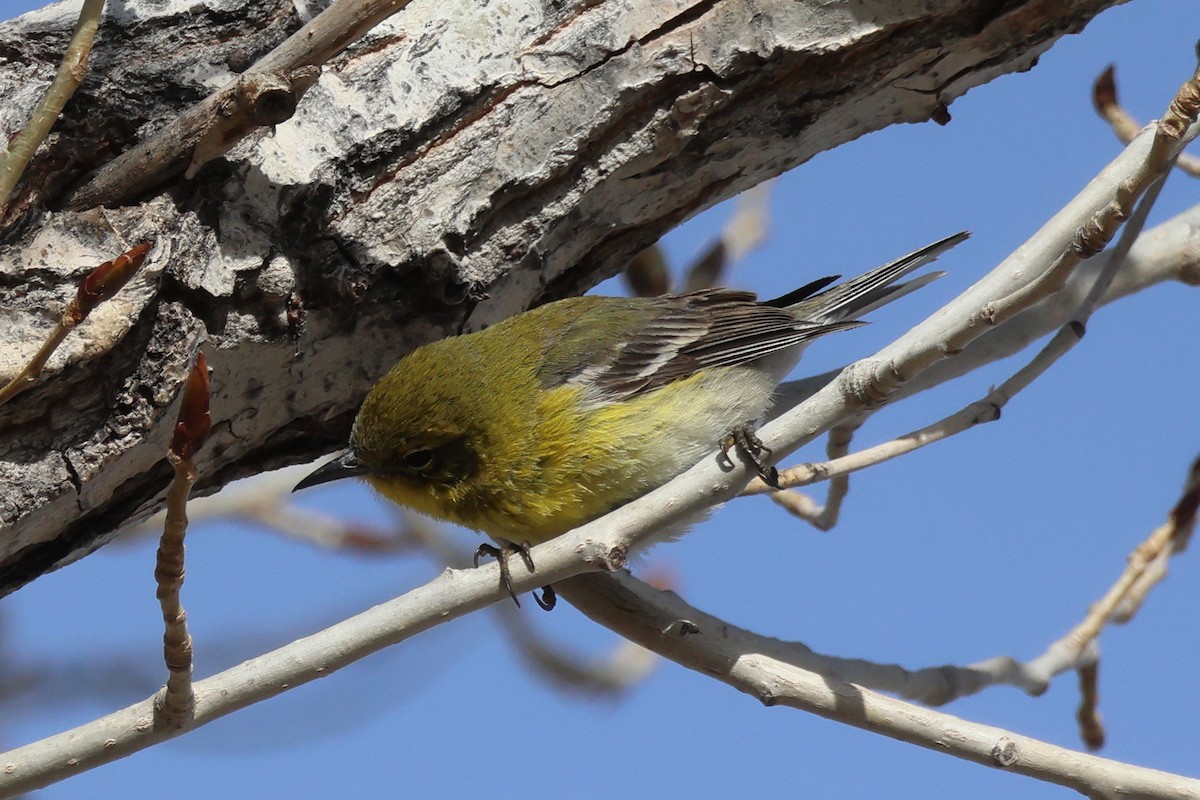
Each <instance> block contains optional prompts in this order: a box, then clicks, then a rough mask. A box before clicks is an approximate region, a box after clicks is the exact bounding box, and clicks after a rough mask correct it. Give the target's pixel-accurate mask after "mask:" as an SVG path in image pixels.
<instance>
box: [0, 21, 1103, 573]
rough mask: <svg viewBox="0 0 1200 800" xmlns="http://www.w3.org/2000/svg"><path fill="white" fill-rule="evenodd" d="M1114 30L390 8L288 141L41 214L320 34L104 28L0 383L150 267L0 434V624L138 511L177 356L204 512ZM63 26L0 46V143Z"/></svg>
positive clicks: (56, 174) (4, 265)
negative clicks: (781, 188) (831, 167)
mask: <svg viewBox="0 0 1200 800" xmlns="http://www.w3.org/2000/svg"><path fill="white" fill-rule="evenodd" d="M1116 2H1117V0H1008V2H995V0H896V1H895V2H891V1H889V2H877V1H876V0H842V1H833V2H824V3H815V2H797V0H700V1H699V2H685V0H636V1H635V0H570V1H569V2H561V1H553V0H491V2H482V3H481V2H478V0H443V1H442V2H436V3H434V2H420V1H418V2H414V3H413V4H412V5H410V6H409V7H408V8H407V9H406V10H405V11H404V12H402V13H400V14H398V15H396V16H395V17H393V18H392V19H391V20H390V21H389V22H388V23H387V24H385V25H383V26H381V27H379V28H377V29H376V30H374V31H373V32H372V33H371V34H369V35H368V36H367V37H366V38H365V39H364V40H362V41H360V42H359V43H358V44H357V45H355V46H354V47H352V48H351V49H350V50H348V51H346V52H345V53H343V54H342V55H340V56H338V57H337V58H335V59H334V60H333V61H332V62H330V63H329V64H327V65H326V67H325V70H324V73H323V74H322V76H321V78H320V80H319V82H318V83H317V84H316V85H315V86H313V87H312V88H311V89H309V90H308V93H307V94H306V95H305V96H304V98H303V100H302V102H301V103H300V106H299V108H298V109H297V112H296V114H295V117H294V118H292V119H291V120H289V121H287V122H285V123H283V124H281V125H279V126H278V127H277V128H276V129H275V130H274V131H273V132H262V133H259V134H255V135H252V136H251V137H250V138H249V139H247V140H245V141H243V142H242V143H241V144H239V145H238V146H236V147H235V148H234V149H233V150H232V151H231V152H230V153H228V154H227V155H226V156H225V157H223V158H220V159H217V160H215V161H213V162H211V163H209V164H207V165H206V166H204V167H203V168H202V169H201V170H200V171H199V173H198V174H197V175H196V176H195V178H194V179H192V180H184V179H183V178H182V176H179V177H176V178H174V179H172V180H171V181H170V182H169V183H168V184H166V185H163V186H162V187H160V188H159V189H157V190H154V191H153V192H151V193H150V194H149V195H148V196H144V197H142V198H139V200H138V201H137V202H136V203H135V204H132V205H127V206H124V207H121V208H115V209H113V208H110V209H105V210H99V209H93V210H90V211H84V212H78V213H76V212H66V211H61V210H54V209H56V208H58V207H60V206H61V198H62V197H63V192H64V190H65V189H66V187H68V186H70V185H71V184H72V183H76V184H78V182H79V181H80V179H81V177H82V176H83V174H84V173H85V172H87V171H88V170H90V169H93V168H94V167H96V166H97V165H98V164H100V163H103V162H104V161H105V160H107V159H109V158H111V157H112V156H113V155H114V154H116V153H118V152H120V151H121V150H122V149H125V148H127V147H128V146H129V145H130V144H131V143H134V142H136V141H140V140H144V139H146V138H147V137H149V136H151V135H152V134H153V132H154V131H155V130H156V128H157V127H160V126H161V123H162V121H163V120H165V119H169V118H170V117H171V116H172V115H173V114H176V113H178V111H179V110H180V109H182V108H184V107H186V106H187V105H188V104H190V103H193V102H195V101H196V100H198V99H199V98H201V97H203V96H205V95H206V94H208V93H209V92H210V91H212V90H214V89H216V88H218V87H220V86H221V85H223V84H225V83H227V82H228V81H229V80H230V79H231V78H232V77H234V76H236V73H237V72H239V71H241V70H243V69H245V68H246V67H247V66H248V65H250V64H252V63H253V62H254V61H255V60H256V59H258V58H260V57H261V56H262V55H263V54H265V53H266V52H268V51H269V50H270V49H271V48H272V47H274V46H275V45H277V44H278V43H279V42H281V41H282V40H283V39H284V38H285V37H286V36H287V35H288V34H289V33H291V32H293V31H294V30H296V29H297V28H299V26H300V25H301V24H302V22H303V21H304V19H302V18H301V16H300V15H299V14H298V12H297V8H300V9H301V10H302V11H303V12H304V13H306V14H307V13H315V11H316V10H319V9H314V8H312V7H311V4H309V5H307V6H306V5H305V4H302V3H292V2H284V1H283V0H265V1H264V2H261V3H249V4H244V3H240V2H233V1H232V0H212V1H211V2H209V3H208V6H207V7H200V6H195V5H192V4H190V3H183V2H174V3H162V2H151V0H128V1H127V2H125V3H120V4H118V3H110V4H109V8H108V12H107V13H108V16H107V18H106V20H105V22H104V24H103V25H102V27H101V29H100V32H99V35H98V37H97V41H96V46H95V50H94V52H93V56H92V60H91V65H90V70H91V71H90V73H89V75H88V76H87V79H86V80H85V82H84V84H83V86H82V88H81V90H80V92H79V93H78V94H77V95H76V97H75V98H74V99H73V100H72V101H71V103H70V104H69V105H68V106H67V110H66V113H65V114H64V115H63V117H64V118H63V120H62V121H61V123H60V129H59V131H58V133H56V135H55V136H54V137H53V138H52V141H51V142H49V143H48V146H46V147H43V149H42V151H41V153H39V156H38V157H37V159H36V160H35V163H34V164H33V165H32V168H31V173H30V176H29V177H27V179H26V181H25V182H24V184H23V187H24V188H23V189H22V190H20V191H21V195H20V198H19V202H18V203H17V204H16V207H15V208H14V209H13V210H12V211H11V212H10V213H9V215H8V218H7V219H6V220H5V221H4V225H5V227H4V229H3V231H2V232H0V235H2V236H3V239H2V240H0V380H6V379H7V377H6V376H10V375H12V374H15V373H16V372H17V371H18V370H19V369H20V366H21V364H22V363H23V362H24V361H25V360H26V359H27V358H28V356H29V355H30V354H32V352H33V351H34V350H35V349H36V348H37V346H38V345H39V343H40V341H41V339H42V338H43V337H44V336H45V333H46V332H47V331H48V330H49V328H50V327H51V324H52V320H53V319H54V318H55V317H56V315H57V314H59V313H60V312H61V309H62V307H63V305H64V304H65V302H66V300H67V299H68V298H69V297H70V295H71V294H72V293H73V292H74V286H75V284H76V282H77V281H78V279H79V277H80V276H81V275H82V274H84V272H85V271H86V270H87V268H89V267H90V266H94V265H95V264H98V263H99V262H101V261H104V260H106V259H108V258H112V257H113V256H115V255H116V254H118V253H119V252H121V251H123V250H125V249H127V248H128V247H129V246H130V245H132V244H134V243H136V242H139V241H143V240H147V239H152V240H153V241H154V242H155V243H156V245H155V248H154V250H153V251H152V253H151V256H150V259H149V260H148V263H147V266H146V268H145V269H144V270H143V272H142V273H141V274H140V275H139V276H138V277H137V278H136V279H135V281H134V283H133V284H131V285H130V286H129V287H127V288H126V290H125V291H124V292H123V293H122V295H121V296H120V297H119V298H118V299H117V300H114V301H113V302H111V303H109V304H107V305H105V306H102V307H101V308H100V309H98V310H97V312H96V313H95V314H94V316H93V318H91V319H89V321H88V322H86V323H85V324H84V325H83V326H81V327H80V329H78V330H77V331H76V332H74V333H73V334H72V335H71V336H70V337H69V338H68V339H67V341H66V342H65V344H64V346H63V348H62V349H61V350H60V351H59V353H58V354H56V356H55V357H54V358H53V359H52V360H51V362H50V365H49V369H48V370H47V371H46V373H44V375H43V377H42V379H41V381H40V382H39V384H38V385H37V386H36V387H34V388H33V389H32V390H30V391H28V392H26V393H25V394H23V395H20V396H19V397H17V398H16V399H15V400H14V401H12V402H11V403H9V404H8V405H7V406H5V407H3V408H0V594H2V593H7V592H9V591H12V590H13V589H15V588H17V587H19V586H20V585H22V584H24V583H25V582H27V581H29V580H32V579H33V578H35V577H37V576H38V575H39V574H41V573H43V572H45V571H47V570H49V569H52V568H54V567H55V566H58V565H60V564H62V563H65V562H67V561H69V560H72V559H74V558H77V557H79V556H81V555H83V554H85V553H87V552H90V551H91V550H92V549H94V548H95V547H97V546H99V545H100V544H102V543H103V542H104V541H105V540H106V538H107V537H110V536H111V535H112V533H113V532H114V531H115V530H116V529H117V528H118V527H119V526H120V525H121V524H123V523H124V522H125V521H127V520H130V519H133V518H137V517H140V516H143V515H145V514H146V513H148V512H150V511H151V510H153V509H154V508H156V507H157V506H158V505H159V504H160V503H161V499H162V497H163V493H164V491H165V488H166V485H167V482H168V480H169V476H170V469H169V467H168V466H167V463H166V461H165V459H164V454H165V452H166V445H167V441H168V439H169V436H170V430H171V426H172V424H173V422H174V418H175V413H176V403H177V399H178V397H177V396H178V393H179V388H180V386H181V384H182V381H183V379H184V377H185V375H186V373H187V370H188V367H189V365H190V363H191V361H192V358H193V356H194V354H195V353H196V351H197V350H198V349H200V348H201V347H203V348H204V349H205V351H206V352H207V354H208V356H209V363H210V364H211V365H212V368H213V389H214V396H213V405H212V413H213V420H214V426H213V433H212V437H211V439H210V440H209V444H208V445H207V446H206V447H205V449H204V450H203V451H202V453H201V454H200V456H199V458H198V466H199V469H200V479H199V482H198V483H197V490H198V491H199V492H201V493H203V492H206V491H213V490H215V489H216V488H217V487H220V486H221V485H223V484H225V483H227V482H228V481H230V480H232V479H234V478H236V477H240V476H244V475H248V474H252V473H256V472H260V471H262V470H265V469H270V468H273V467H279V466H282V465H285V464H290V463H295V462H298V461H305V460H312V459H314V458H316V457H318V456H319V455H321V454H322V453H325V452H328V451H329V450H331V449H333V448H335V447H337V446H339V445H340V444H342V443H343V442H344V441H345V439H346V436H347V432H348V429H349V425H350V422H351V420H352V418H353V415H354V412H355V409H356V407H357V405H358V403H359V402H360V400H361V398H362V396H363V395H364V394H365V392H366V391H367V389H368V388H369V387H370V385H371V384H372V382H373V381H374V380H375V379H377V378H378V377H379V376H380V375H381V374H382V373H383V372H384V371H385V370H386V369H387V368H388V367H389V366H390V365H391V364H392V363H393V362H394V361H395V360H396V359H397V358H398V357H399V356H401V355H402V354H403V353H405V352H406V351H408V350H410V349H411V348H412V347H414V346H415V345H417V344H420V343H423V342H426V341H429V340H431V339H434V338H436V337H440V336H443V335H446V334H448V333H453V332H455V331H457V330H460V329H463V328H466V329H475V328H478V327H481V326H483V325H486V324H489V323H491V322H494V321H496V320H498V319H501V318H503V317H505V316H507V315H509V314H512V313H514V312H516V311H518V310H521V309H524V308H527V307H529V306H531V305H534V304H537V303H540V302H545V301H548V300H552V299H556V298H558V297H562V296H565V295H569V294H573V293H578V292H580V291H582V290H584V289H586V288H587V287H588V286H590V285H592V284H593V283H595V282H596V281H598V280H600V279H602V278H604V277H606V276H608V275H610V274H612V273H613V272H614V271H616V270H617V269H619V268H620V267H621V266H623V265H624V264H625V263H626V262H627V261H628V259H629V258H630V257H631V256H633V255H634V254H635V253H637V252H638V251H639V250H640V249H642V248H644V247H645V246H647V245H648V244H650V243H652V242H653V241H654V240H655V239H657V238H658V237H659V236H661V235H662V234H663V233H664V232H666V231H667V230H669V229H670V228H671V227H673V226H674V225H676V224H677V223H679V222H680V221H682V220H684V219H686V218H687V217H689V216H691V215H693V214H695V213H696V212H698V211H700V210H701V209H703V208H705V207H707V206H710V205H712V204H713V203H716V202H718V201H720V200H723V199H725V198H727V197H730V196H732V195H734V194H736V193H737V192H739V191H742V190H744V189H746V188H749V187H750V186H752V185H754V184H756V183H758V182H760V181H762V180H764V179H767V178H770V177H772V176H775V175H778V174H779V173H781V172H783V171H785V170H787V169H789V168H791V167H794V166H796V165H797V164H800V163H802V162H803V161H805V160H807V159H808V158H810V157H811V156H812V155H814V154H815V153H817V152H820V151H822V150H826V149H829V148H832V147H834V146H836V145H838V144H841V143H843V142H846V141H849V140H851V139H854V138H856V137H858V136H861V135H862V134H864V133H867V132H869V131H872V130H876V129H878V128H881V127H884V126H886V125H889V124H892V123H895V122H919V121H924V120H928V119H931V118H934V117H936V116H938V115H939V114H941V113H943V112H944V107H945V106H947V105H949V104H950V103H951V101H953V100H954V99H955V98H956V97H958V96H960V95H961V94H962V93H963V92H965V91H966V90H967V89H969V88H970V87H972V86H976V85H979V84H981V83H984V82H986V81H988V80H990V79H991V78H993V77H995V76H997V75H1000V74H1003V73H1006V72H1012V71H1015V70H1023V69H1027V68H1029V67H1030V66H1031V65H1032V64H1033V63H1034V62H1035V60H1036V58H1037V56H1038V55H1039V54H1040V53H1041V52H1043V51H1044V50H1045V49H1046V48H1047V47H1049V46H1050V45H1051V44H1052V43H1053V42H1054V40H1055V39H1057V38H1058V37H1059V36H1062V35H1064V34H1066V33H1069V32H1073V31H1077V30H1079V29H1080V28H1081V27H1082V26H1083V25H1084V24H1085V23H1086V22H1087V21H1088V20H1089V19H1090V18H1091V17H1092V16H1094V15H1095V14H1096V13H1097V12H1098V11H1100V10H1102V9H1103V8H1106V7H1108V6H1111V5H1115V4H1116ZM73 14H74V9H73V8H71V9H68V8H60V7H54V8H52V9H49V10H47V11H44V12H38V13H35V14H30V15H27V16H25V17H23V18H21V19H19V20H16V21H13V22H10V23H6V24H4V25H0V97H3V98H5V101H4V106H3V108H0V123H2V125H3V126H4V129H5V130H6V131H8V132H12V131H15V130H16V129H18V128H20V127H21V125H22V124H23V121H24V119H25V118H26V117H27V116H28V113H29V111H30V109H31V107H32V105H33V103H34V102H35V100H36V98H37V96H38V94H39V93H40V90H41V87H42V86H44V85H45V83H46V82H47V81H48V80H49V78H50V76H51V75H52V73H53V70H54V68H55V64H56V59H57V58H58V57H59V54H60V53H61V52H62V51H63V49H64V47H65V44H66V41H67V38H68V36H69V33H70V28H71V26H72V24H73V22H74V19H73ZM47 209H50V210H47ZM296 301H299V304H300V305H302V308H303V311H302V312H301V313H300V314H299V315H298V317H297V315H293V316H292V317H291V318H289V314H288V309H289V303H292V304H293V307H294V304H295V303H296ZM297 319H299V324H297Z"/></svg>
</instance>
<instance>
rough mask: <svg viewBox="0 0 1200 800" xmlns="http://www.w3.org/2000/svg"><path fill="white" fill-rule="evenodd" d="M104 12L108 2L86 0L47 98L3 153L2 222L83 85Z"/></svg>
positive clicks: (0, 169) (0, 172) (0, 155)
mask: <svg viewBox="0 0 1200 800" xmlns="http://www.w3.org/2000/svg"><path fill="white" fill-rule="evenodd" d="M103 11H104V0H83V8H81V9H80V11H79V21H78V22H76V23H75V32H74V33H72V34H71V42H70V44H68V45H67V52H66V53H65V54H64V55H63V60H62V63H61V64H60V65H59V67H58V73H57V74H56V75H55V76H54V80H53V81H52V82H51V83H50V85H49V86H48V87H46V94H45V95H44V96H43V97H42V101H41V103H39V104H38V107H37V108H36V109H35V110H34V112H33V115H32V116H31V117H30V118H29V124H28V125H26V126H25V128H24V129H23V130H22V131H21V132H20V133H19V134H18V135H17V137H16V138H15V139H13V141H12V142H11V143H10V144H9V146H8V150H7V152H0V219H2V218H3V217H4V212H5V211H7V210H8V200H9V197H10V196H11V195H12V191H13V188H14V187H16V185H17V181H19V180H20V179H21V176H22V175H23V174H24V173H25V167H27V166H28V165H29V161H30V159H32V158H33V154H34V153H35V152H37V149H38V145H40V144H41V143H42V142H43V141H45V140H46V137H47V136H48V135H50V130H51V129H52V128H53V127H54V123H55V122H56V121H57V120H58V115H59V114H61V113H62V110H63V107H64V106H66V104H67V101H68V100H70V99H71V95H73V94H74V93H75V90H76V89H77V88H79V84H80V83H82V82H83V76H84V75H86V74H87V65H88V55H89V54H90V53H91V51H92V40H93V39H94V38H95V36H96V29H97V28H98V27H100V16H101V14H102V13H103Z"/></svg>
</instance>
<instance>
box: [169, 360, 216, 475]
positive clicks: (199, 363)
mask: <svg viewBox="0 0 1200 800" xmlns="http://www.w3.org/2000/svg"><path fill="white" fill-rule="evenodd" d="M208 399H209V379H208V362H207V361H206V360H205V358H204V353H200V354H198V355H197V356H196V365H195V366H194V367H192V371H191V373H189V374H188V377H187V382H186V383H185V384H184V385H183V402H182V403H180V405H179V419H178V421H177V422H176V423H175V434H174V435H173V436H172V437H171V453H172V454H174V455H175V456H176V457H178V458H180V459H182V460H185V461H190V460H191V458H192V456H193V455H195V453H196V451H197V450H199V449H200V448H201V447H202V446H203V445H204V440H205V439H207V438H208V429H209V428H210V427H212V417H211V416H209V413H208Z"/></svg>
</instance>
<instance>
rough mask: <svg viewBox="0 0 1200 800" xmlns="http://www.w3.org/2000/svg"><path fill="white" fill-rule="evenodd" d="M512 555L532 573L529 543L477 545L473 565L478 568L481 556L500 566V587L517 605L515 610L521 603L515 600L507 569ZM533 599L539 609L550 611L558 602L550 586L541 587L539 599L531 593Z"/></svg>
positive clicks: (510, 576)
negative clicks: (518, 556)
mask: <svg viewBox="0 0 1200 800" xmlns="http://www.w3.org/2000/svg"><path fill="white" fill-rule="evenodd" d="M513 553H517V554H519V555H520V556H521V561H522V562H524V564H525V568H526V569H528V570H529V571H530V572H533V556H531V555H530V554H529V542H521V543H520V544H519V545H517V544H513V543H512V542H506V541H501V543H500V546H499V547H496V546H495V545H491V544H487V543H486V542H485V543H483V544H481V545H479V547H478V548H476V550H475V558H474V563H475V566H477V567H478V566H479V559H480V558H481V557H482V556H491V557H492V558H494V559H496V560H497V561H498V562H499V564H500V585H501V586H503V587H504V590H505V591H507V592H508V596H509V597H511V598H512V599H513V602H514V603H516V604H517V608H520V607H521V601H520V600H518V599H517V593H516V592H515V591H513V588H512V573H511V572H510V571H509V568H508V558H509V556H511V555H512V554H513ZM533 599H534V600H535V601H537V604H538V606H539V607H541V608H543V609H545V610H546V611H550V610H551V609H553V608H554V606H555V605H556V604H557V602H558V596H557V595H556V594H555V593H554V588H553V587H552V586H543V587H542V596H541V597H539V596H538V593H537V592H533Z"/></svg>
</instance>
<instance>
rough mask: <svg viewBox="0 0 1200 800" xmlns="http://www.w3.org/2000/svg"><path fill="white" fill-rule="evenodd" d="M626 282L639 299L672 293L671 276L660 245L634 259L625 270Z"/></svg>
mask: <svg viewBox="0 0 1200 800" xmlns="http://www.w3.org/2000/svg"><path fill="white" fill-rule="evenodd" d="M625 281H626V282H627V283H628V284H629V288H630V289H631V290H633V293H634V294H636V295H637V296H638V297H658V296H659V295H660V294H666V293H667V292H669V291H671V276H670V274H669V273H668V272H667V262H666V260H665V259H664V258H663V254H662V250H660V249H659V247H658V245H653V246H651V247H648V248H646V249H645V250H643V251H642V252H640V253H638V254H637V255H636V256H634V257H633V261H631V262H629V266H627V267H626V268H625Z"/></svg>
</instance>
